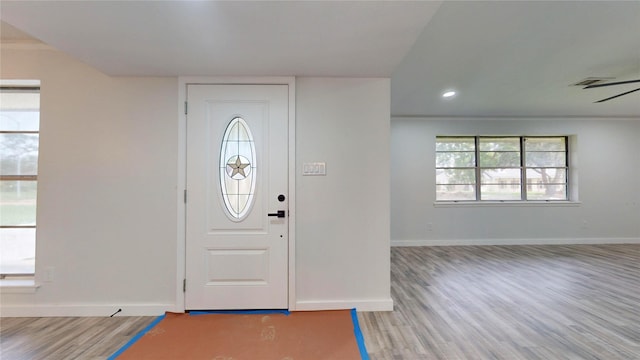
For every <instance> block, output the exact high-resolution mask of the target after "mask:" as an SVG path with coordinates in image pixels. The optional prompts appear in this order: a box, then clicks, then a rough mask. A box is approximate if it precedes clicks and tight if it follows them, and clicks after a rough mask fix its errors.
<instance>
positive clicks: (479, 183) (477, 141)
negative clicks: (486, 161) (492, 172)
mask: <svg viewBox="0 0 640 360" xmlns="http://www.w3.org/2000/svg"><path fill="white" fill-rule="evenodd" d="M474 139H475V152H476V156H475V160H476V162H475V166H476V169H475V170H476V201H480V199H481V198H482V194H481V193H480V191H481V190H480V189H481V188H482V178H481V177H480V175H481V174H480V137H479V136H475V137H474Z"/></svg>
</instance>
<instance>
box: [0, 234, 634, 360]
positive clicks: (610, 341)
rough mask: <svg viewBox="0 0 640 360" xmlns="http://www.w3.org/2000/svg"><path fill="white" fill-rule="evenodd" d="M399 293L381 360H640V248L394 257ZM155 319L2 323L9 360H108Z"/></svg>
mask: <svg viewBox="0 0 640 360" xmlns="http://www.w3.org/2000/svg"><path fill="white" fill-rule="evenodd" d="M391 282H392V288H391V291H392V297H393V299H394V302H395V311H393V312H369V313H359V314H358V317H359V320H360V326H361V328H362V331H363V334H364V338H365V342H366V345H367V350H368V351H369V354H370V356H371V359H374V360H375V359H408V360H413V359H416V360H422V359H424V360H428V359H460V360H462V359H505V360H506V359H508V360H517V359H527V360H529V359H602V360H617V359H625V360H626V359H640V245H571V246H560V245H554V246H460V247H412V248H392V249H391ZM154 319H155V317H114V318H2V319H0V359H2V360H9V359H11V360H22V359H30V360H31V359H53V360H58V359H65V360H66V359H96V360H97V359H106V358H107V357H108V356H109V355H111V354H113V353H114V352H115V351H117V350H118V349H119V348H120V347H121V346H122V345H124V344H125V343H126V342H127V341H128V340H129V339H130V338H131V337H133V336H134V335H135V334H136V333H138V332H139V331H140V330H142V329H143V328H144V327H145V326H147V325H148V324H149V323H151V322H152V321H153V320H154ZM237 360H241V359H237ZM252 360H253V359H252ZM336 360H340V359H336Z"/></svg>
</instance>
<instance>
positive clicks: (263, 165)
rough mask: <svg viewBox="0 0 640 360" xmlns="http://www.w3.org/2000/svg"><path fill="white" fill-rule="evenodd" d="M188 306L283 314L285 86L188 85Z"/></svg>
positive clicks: (285, 269)
mask: <svg viewBox="0 0 640 360" xmlns="http://www.w3.org/2000/svg"><path fill="white" fill-rule="evenodd" d="M187 102H188V104H187V108H188V114H187V178H186V184H187V203H186V291H185V308H186V309H187V310H195V309H201V310H203V309H286V308H287V299H288V201H289V199H288V182H287V178H288V168H287V164H288V159H287V156H288V145H287V144H288V86H287V85H200V84H189V85H187Z"/></svg>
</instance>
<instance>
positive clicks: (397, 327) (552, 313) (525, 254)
mask: <svg viewBox="0 0 640 360" xmlns="http://www.w3.org/2000/svg"><path fill="white" fill-rule="evenodd" d="M391 283H392V297H393V299H394V302H395V311H394V312H386V313H385V312H376V313H361V314H359V319H360V326H361V328H362V329H363V334H364V337H365V343H366V345H367V350H368V351H369V353H370V355H371V358H372V359H505V360H507V359H508V360H517V359H603V360H604V359H606V360H615V359H640V245H574V246H557V245H556V246H465V247H414V248H392V251H391Z"/></svg>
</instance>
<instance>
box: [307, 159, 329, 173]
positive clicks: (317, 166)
mask: <svg viewBox="0 0 640 360" xmlns="http://www.w3.org/2000/svg"><path fill="white" fill-rule="evenodd" d="M325 175H327V164H326V163H324V162H312V163H303V164H302V176H325Z"/></svg>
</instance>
